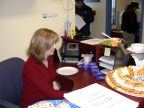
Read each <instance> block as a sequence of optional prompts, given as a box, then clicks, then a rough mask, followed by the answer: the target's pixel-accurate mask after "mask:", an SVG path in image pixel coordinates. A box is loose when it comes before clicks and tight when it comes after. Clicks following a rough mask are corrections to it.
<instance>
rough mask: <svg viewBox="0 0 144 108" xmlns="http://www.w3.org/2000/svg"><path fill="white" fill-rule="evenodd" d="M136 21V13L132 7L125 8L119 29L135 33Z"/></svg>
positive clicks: (136, 28) (136, 29)
mask: <svg viewBox="0 0 144 108" xmlns="http://www.w3.org/2000/svg"><path fill="white" fill-rule="evenodd" d="M138 27H139V25H138V22H137V17H136V13H135V11H134V10H132V9H126V10H125V11H124V12H123V15H122V24H121V29H122V30H123V31H126V32H128V33H131V34H136V33H137V31H138Z"/></svg>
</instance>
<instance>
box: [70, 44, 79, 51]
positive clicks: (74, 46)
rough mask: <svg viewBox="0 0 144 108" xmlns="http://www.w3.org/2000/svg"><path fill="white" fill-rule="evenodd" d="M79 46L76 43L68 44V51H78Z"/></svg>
mask: <svg viewBox="0 0 144 108" xmlns="http://www.w3.org/2000/svg"><path fill="white" fill-rule="evenodd" d="M77 49H78V48H77V44H76V43H68V50H77Z"/></svg>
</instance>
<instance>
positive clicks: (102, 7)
mask: <svg viewBox="0 0 144 108" xmlns="http://www.w3.org/2000/svg"><path fill="white" fill-rule="evenodd" d="M86 5H88V6H90V7H91V8H92V9H93V10H95V11H96V15H95V16H94V22H92V23H91V26H90V31H91V35H90V37H93V38H102V37H101V32H105V24H106V1H105V0H101V1H100V2H96V3H86Z"/></svg>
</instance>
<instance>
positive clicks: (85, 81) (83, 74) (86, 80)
mask: <svg viewBox="0 0 144 108" xmlns="http://www.w3.org/2000/svg"><path fill="white" fill-rule="evenodd" d="M54 66H55V69H58V68H59V67H60V63H59V62H54ZM67 66H72V67H76V68H78V66H77V65H76V64H67ZM78 69H79V68H78ZM66 80H67V81H69V82H70V83H71V84H73V85H72V86H71V87H72V88H71V90H72V91H74V90H77V89H80V88H83V87H86V86H88V85H91V84H94V83H98V84H100V85H102V86H104V87H106V88H108V89H111V90H113V91H115V92H117V93H119V94H121V95H123V96H125V97H127V98H129V99H131V100H133V101H136V102H138V103H139V107H138V108H144V98H141V97H135V96H130V95H127V94H124V93H120V92H118V91H116V90H114V89H112V88H111V87H110V86H109V85H107V83H106V82H105V80H97V79H96V78H95V77H94V76H93V75H92V73H90V72H87V71H84V70H80V69H79V72H78V73H77V74H75V75H71V76H63V75H59V74H57V81H58V82H59V83H60V84H61V85H64V86H68V85H65V84H70V83H67V82H66ZM61 82H64V83H61Z"/></svg>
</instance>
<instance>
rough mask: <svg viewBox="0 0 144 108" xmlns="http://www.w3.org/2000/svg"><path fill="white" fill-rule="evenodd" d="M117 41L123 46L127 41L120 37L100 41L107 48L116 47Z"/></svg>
mask: <svg viewBox="0 0 144 108" xmlns="http://www.w3.org/2000/svg"><path fill="white" fill-rule="evenodd" d="M118 43H122V45H123V46H126V45H127V42H126V41H125V40H123V39H121V38H110V39H103V40H102V41H101V45H102V46H103V47H109V48H117V46H118Z"/></svg>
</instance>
